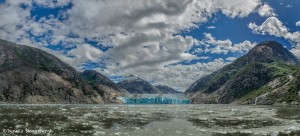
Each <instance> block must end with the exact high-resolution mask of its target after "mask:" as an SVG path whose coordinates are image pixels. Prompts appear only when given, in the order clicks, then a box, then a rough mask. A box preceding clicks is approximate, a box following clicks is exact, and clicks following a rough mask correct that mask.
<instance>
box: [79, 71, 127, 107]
mask: <svg viewBox="0 0 300 136" xmlns="http://www.w3.org/2000/svg"><path fill="white" fill-rule="evenodd" d="M81 77H82V78H84V79H85V81H86V82H88V83H89V84H90V85H91V86H92V87H93V89H95V90H96V91H97V92H98V93H99V94H100V95H101V96H102V98H103V99H104V101H106V102H108V103H122V102H120V101H118V100H117V99H116V97H118V96H124V95H125V94H127V93H128V92H127V91H126V90H125V89H122V88H121V87H119V86H118V85H116V84H115V83H114V82H113V81H111V80H110V79H109V78H108V77H106V76H104V75H102V74H100V73H98V72H96V71H94V70H86V71H84V72H83V73H82V74H81Z"/></svg>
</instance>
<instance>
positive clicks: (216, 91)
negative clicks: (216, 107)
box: [185, 41, 300, 103]
mask: <svg viewBox="0 0 300 136" xmlns="http://www.w3.org/2000/svg"><path fill="white" fill-rule="evenodd" d="M299 64H300V63H299V60H298V59H297V58H296V57H295V56H294V55H293V54H292V53H290V52H289V51H288V50H287V49H285V48H284V47H283V46H282V45H281V44H279V43H278V42H274V41H266V42H262V43H260V44H258V45H257V46H255V47H254V48H252V49H251V50H250V51H249V52H248V53H247V54H245V55H244V56H242V57H240V58H238V59H237V60H235V61H234V62H233V63H231V64H228V65H226V66H224V67H223V68H221V69H220V70H218V71H215V72H213V73H211V74H209V75H207V76H204V77H202V78H200V79H199V80H197V81H195V82H194V83H193V84H192V85H191V86H190V87H189V88H188V89H187V90H186V92H185V94H187V95H188V96H189V97H190V98H191V99H192V100H193V102H194V103H233V102H237V101H239V99H240V98H242V97H245V96H246V95H249V94H251V93H252V92H255V91H256V90H258V89H260V88H261V87H262V86H265V85H266V84H268V83H269V82H271V81H273V80H275V79H276V78H279V77H281V78H284V77H286V74H290V75H293V73H294V72H295V71H296V70H297V67H298V66H299ZM284 72H286V73H284ZM274 89H275V88H274ZM264 90H265V89H264ZM269 91H271V90H269ZM257 95H258V94H257ZM253 97H254V96H253ZM250 99H251V100H250ZM250 99H248V100H249V101H253V100H252V99H253V98H250ZM295 100H298V99H295ZM282 101H284V100H282ZM240 103H246V102H244V101H240ZM248 103H251V102H248Z"/></svg>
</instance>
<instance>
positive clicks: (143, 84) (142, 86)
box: [117, 75, 162, 94]
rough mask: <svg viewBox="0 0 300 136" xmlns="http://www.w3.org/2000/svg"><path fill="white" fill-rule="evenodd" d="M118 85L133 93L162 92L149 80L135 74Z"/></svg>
mask: <svg viewBox="0 0 300 136" xmlns="http://www.w3.org/2000/svg"><path fill="white" fill-rule="evenodd" d="M117 85H119V86H120V87H122V88H124V89H125V90H127V91H128V92H129V93H131V94H135V93H136V94H143V93H145V94H158V93H162V92H161V91H159V90H158V89H157V88H156V87H154V86H153V85H151V84H150V83H149V82H147V81H145V80H143V79H141V78H139V77H135V76H132V75H131V76H128V77H126V78H125V79H123V80H122V81H121V82H119V83H118V84H117Z"/></svg>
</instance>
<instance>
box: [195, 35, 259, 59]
mask: <svg viewBox="0 0 300 136" xmlns="http://www.w3.org/2000/svg"><path fill="white" fill-rule="evenodd" d="M255 45H256V43H255V42H254V43H251V42H250V41H248V40H246V41H243V42H241V43H236V44H234V43H232V42H231V41H230V40H229V39H226V40H217V39H216V38H215V37H213V36H212V35H211V34H210V33H204V39H203V40H201V41H200V42H199V45H198V46H197V48H196V49H195V52H194V53H202V52H205V53H207V52H210V53H215V54H227V53H228V52H241V53H246V52H248V51H249V50H250V49H251V48H253V47H254V46H255Z"/></svg>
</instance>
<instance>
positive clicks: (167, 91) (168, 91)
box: [155, 85, 182, 94]
mask: <svg viewBox="0 0 300 136" xmlns="http://www.w3.org/2000/svg"><path fill="white" fill-rule="evenodd" d="M155 87H156V88H157V89H158V90H159V91H161V92H162V93H164V94H176V93H182V92H179V91H176V90H175V89H173V88H171V87H169V86H166V85H156V86H155Z"/></svg>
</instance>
